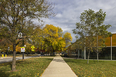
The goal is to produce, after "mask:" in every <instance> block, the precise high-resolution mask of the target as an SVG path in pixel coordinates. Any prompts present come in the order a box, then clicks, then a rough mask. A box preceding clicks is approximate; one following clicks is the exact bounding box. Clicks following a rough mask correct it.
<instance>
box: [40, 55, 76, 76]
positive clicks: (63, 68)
mask: <svg viewBox="0 0 116 77" xmlns="http://www.w3.org/2000/svg"><path fill="white" fill-rule="evenodd" d="M41 77H77V76H76V74H75V73H74V72H73V71H72V70H71V68H70V67H69V66H68V64H67V63H66V62H65V61H64V60H63V58H62V57H60V56H56V57H54V59H53V60H52V62H51V63H50V64H49V66H48V67H47V68H46V70H45V71H44V73H43V74H42V76H41Z"/></svg>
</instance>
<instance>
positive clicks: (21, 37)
mask: <svg viewBox="0 0 116 77" xmlns="http://www.w3.org/2000/svg"><path fill="white" fill-rule="evenodd" d="M22 35H23V34H22V33H21V32H19V34H18V38H19V39H23V47H22V48H21V52H22V59H24V52H25V47H26V45H25V46H24V38H23V36H22Z"/></svg>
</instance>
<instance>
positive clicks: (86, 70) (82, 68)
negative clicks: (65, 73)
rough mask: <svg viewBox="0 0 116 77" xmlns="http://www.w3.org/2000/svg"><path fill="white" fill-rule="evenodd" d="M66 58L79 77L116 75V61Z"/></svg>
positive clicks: (111, 76)
mask: <svg viewBox="0 0 116 77" xmlns="http://www.w3.org/2000/svg"><path fill="white" fill-rule="evenodd" d="M64 60H65V61H66V63H67V64H68V65H69V66H70V67H71V69H72V70H73V71H74V72H75V74H76V75H77V76H78V77H116V61H99V62H98V61H97V60H90V61H89V62H90V63H89V64H87V60H78V59H64Z"/></svg>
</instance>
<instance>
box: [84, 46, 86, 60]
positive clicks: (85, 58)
mask: <svg viewBox="0 0 116 77" xmlns="http://www.w3.org/2000/svg"><path fill="white" fill-rule="evenodd" d="M84 59H86V47H84Z"/></svg>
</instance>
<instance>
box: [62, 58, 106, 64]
mask: <svg viewBox="0 0 116 77" xmlns="http://www.w3.org/2000/svg"><path fill="white" fill-rule="evenodd" d="M64 60H65V61H66V62H68V63H76V64H87V60H83V59H82V60H80V59H64ZM97 63H98V64H99V63H104V61H97V60H89V64H97Z"/></svg>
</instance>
